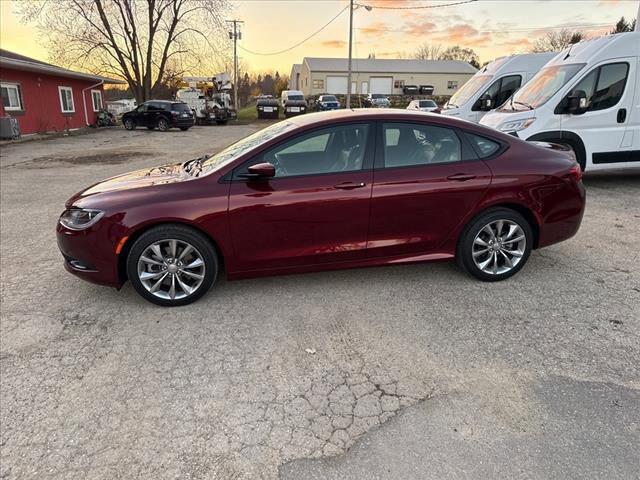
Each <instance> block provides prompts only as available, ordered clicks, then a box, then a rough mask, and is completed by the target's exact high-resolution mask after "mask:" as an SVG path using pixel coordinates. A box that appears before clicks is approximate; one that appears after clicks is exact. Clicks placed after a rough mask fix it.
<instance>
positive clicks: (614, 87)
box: [591, 63, 629, 110]
mask: <svg viewBox="0 0 640 480" xmlns="http://www.w3.org/2000/svg"><path fill="white" fill-rule="evenodd" d="M628 72H629V65H628V64H627V63H611V64H609V65H603V66H602V67H600V75H599V77H598V85H597V86H596V91H595V93H594V95H593V103H592V104H591V110H604V109H605V108H610V107H613V106H614V105H616V104H617V103H618V102H619V101H620V99H621V98H622V94H623V93H624V87H625V84H626V83H627V73H628Z"/></svg>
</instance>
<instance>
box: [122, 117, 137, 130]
mask: <svg viewBox="0 0 640 480" xmlns="http://www.w3.org/2000/svg"><path fill="white" fill-rule="evenodd" d="M122 124H123V125H124V128H125V129H127V130H135V129H136V122H134V121H133V120H131V119H130V118H126V119H125V120H124V121H123V122H122Z"/></svg>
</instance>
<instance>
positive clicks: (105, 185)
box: [66, 163, 195, 208]
mask: <svg viewBox="0 0 640 480" xmlns="http://www.w3.org/2000/svg"><path fill="white" fill-rule="evenodd" d="M192 178H195V177H192V176H190V175H189V174H188V173H186V172H185V171H184V169H183V168H182V164H181V163H176V164H169V165H162V166H160V167H153V168H147V169H143V170H136V171H133V172H129V173H125V174H123V175H118V176H117V177H112V178H109V179H107V180H104V181H102V182H98V183H96V184H94V185H92V186H90V187H89V188H87V189H86V190H82V191H80V192H78V193H76V194H75V195H74V196H73V197H71V198H70V199H69V200H67V203H66V206H67V208H69V207H70V206H71V205H73V204H74V203H75V202H77V201H78V200H81V199H85V198H87V197H91V196H93V195H97V194H101V193H107V192H116V191H123V190H132V189H136V188H143V187H151V186H155V185H166V184H170V183H176V182H183V181H185V180H189V179H192Z"/></svg>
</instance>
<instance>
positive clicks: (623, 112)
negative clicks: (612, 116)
mask: <svg viewBox="0 0 640 480" xmlns="http://www.w3.org/2000/svg"><path fill="white" fill-rule="evenodd" d="M626 119H627V109H626V108H621V109H620V110H618V118H617V120H618V123H624V121H625V120H626Z"/></svg>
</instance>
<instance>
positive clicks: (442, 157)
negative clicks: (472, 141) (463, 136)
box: [383, 123, 462, 167]
mask: <svg viewBox="0 0 640 480" xmlns="http://www.w3.org/2000/svg"><path fill="white" fill-rule="evenodd" d="M383 130H384V136H383V142H384V165H385V167H403V166H409V165H429V164H434V163H449V162H458V161H460V160H461V159H462V153H461V146H460V139H459V138H458V136H457V135H456V133H455V132H454V131H453V130H451V129H448V128H443V127H435V126H431V125H421V124H412V123H385V124H384V125H383Z"/></svg>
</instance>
